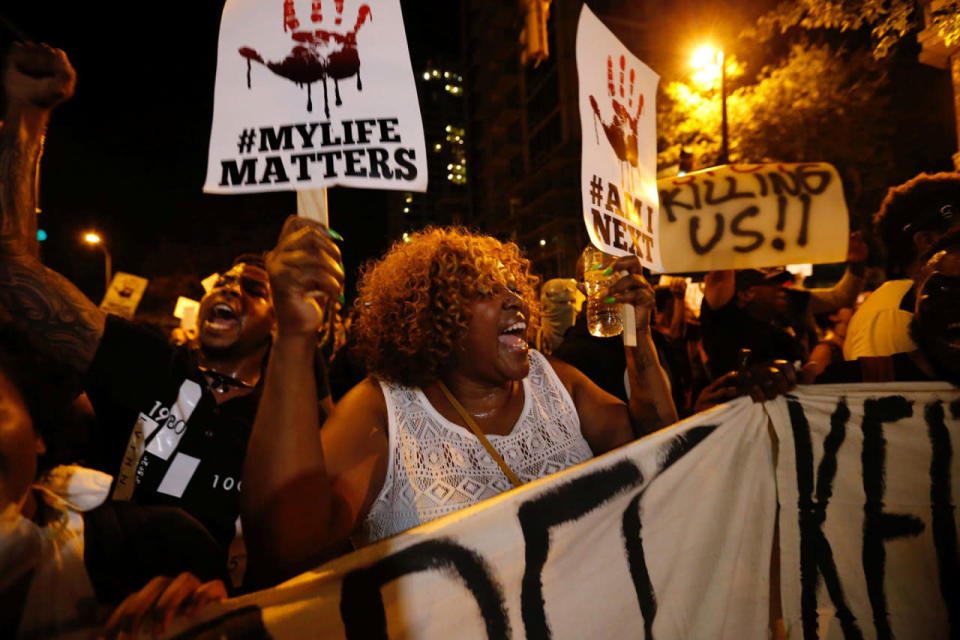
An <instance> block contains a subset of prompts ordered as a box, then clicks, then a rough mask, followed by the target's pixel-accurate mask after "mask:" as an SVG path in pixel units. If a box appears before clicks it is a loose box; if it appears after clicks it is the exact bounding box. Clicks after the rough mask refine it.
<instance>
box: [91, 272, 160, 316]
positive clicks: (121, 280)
mask: <svg viewBox="0 0 960 640" xmlns="http://www.w3.org/2000/svg"><path fill="white" fill-rule="evenodd" d="M149 282H150V281H149V280H147V279H146V278H141V277H140V276H135V275H133V274H132V273H125V272H123V271H117V272H116V273H115V274H113V280H111V281H110V286H109V287H108V288H107V292H106V293H105V294H103V301H102V302H100V309H101V310H102V311H106V312H107V313H112V314H114V315H117V316H120V317H122V318H127V319H129V318H132V317H133V314H134V313H136V311H137V306H138V305H139V304H140V300H141V299H142V298H143V293H144V292H145V291H146V290H147V284H148V283H149Z"/></svg>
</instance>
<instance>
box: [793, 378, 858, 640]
mask: <svg viewBox="0 0 960 640" xmlns="http://www.w3.org/2000/svg"><path fill="white" fill-rule="evenodd" d="M787 410H788V412H789V414H790V426H791V427H792V430H793V441H794V455H795V457H796V466H797V511H798V512H799V518H800V619H801V623H802V627H803V637H804V639H805V640H816V638H817V637H818V636H817V583H818V582H819V576H821V575H822V576H823V583H824V586H825V587H826V588H827V594H828V595H829V596H830V600H831V601H832V602H833V604H834V606H835V607H836V609H837V613H836V616H837V620H839V621H840V630H841V631H842V632H843V637H844V638H852V639H855V640H860V639H862V638H863V633H862V632H861V631H860V628H859V627H858V626H857V620H856V618H855V617H854V615H853V613H852V612H851V611H850V607H848V606H847V603H846V599H845V598H844V595H843V586H842V585H841V584H840V576H839V575H838V573H837V565H836V563H835V562H834V560H833V550H832V549H831V548H830V543H829V542H828V541H827V537H826V535H824V533H823V523H824V521H825V520H826V518H827V505H828V504H829V502H830V498H831V496H832V495H833V479H834V477H835V476H836V474H837V452H838V451H839V450H840V445H841V444H843V441H844V439H845V438H846V432H847V421H848V420H849V419H850V409H849V408H848V407H847V399H846V398H845V397H844V398H840V401H839V402H838V403H837V408H836V409H835V410H834V412H833V415H831V416H830V433H829V434H828V435H827V437H826V438H824V441H823V458H822V459H821V460H820V465H819V466H818V467H817V484H816V498H814V484H813V444H812V442H811V437H810V423H809V422H808V421H807V416H806V414H805V413H804V412H803V406H802V405H801V404H800V403H799V402H797V401H796V400H788V401H787Z"/></svg>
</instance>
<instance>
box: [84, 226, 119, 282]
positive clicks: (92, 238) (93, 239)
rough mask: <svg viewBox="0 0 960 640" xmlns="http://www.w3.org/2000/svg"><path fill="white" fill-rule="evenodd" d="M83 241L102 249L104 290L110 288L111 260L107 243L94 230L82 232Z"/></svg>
mask: <svg viewBox="0 0 960 640" xmlns="http://www.w3.org/2000/svg"><path fill="white" fill-rule="evenodd" d="M83 241H84V242H86V243H87V244H89V245H90V246H92V247H100V248H101V249H102V250H103V267H104V275H105V277H106V279H107V280H106V284H104V290H106V289H109V288H110V279H111V276H112V262H113V260H112V259H111V258H110V251H108V250H107V243H106V242H104V241H103V238H101V237H100V234H98V233H97V232H96V231H87V232H86V233H84V234H83Z"/></svg>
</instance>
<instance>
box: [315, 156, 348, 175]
mask: <svg viewBox="0 0 960 640" xmlns="http://www.w3.org/2000/svg"><path fill="white" fill-rule="evenodd" d="M342 157H343V151H318V152H317V161H320V160H321V159H322V160H323V177H324V178H335V177H336V176H337V170H336V168H335V167H334V165H333V159H334V158H338V159H339V158H342Z"/></svg>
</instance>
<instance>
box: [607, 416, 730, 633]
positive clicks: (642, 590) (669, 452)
mask: <svg viewBox="0 0 960 640" xmlns="http://www.w3.org/2000/svg"><path fill="white" fill-rule="evenodd" d="M716 428H717V426H716V425H702V426H699V427H694V428H692V429H690V430H689V431H687V432H685V433H682V434H680V435H678V436H677V437H676V438H674V439H673V440H671V441H670V442H668V443H667V444H666V445H664V446H663V447H662V448H661V449H660V451H659V452H658V453H657V458H658V464H657V467H658V469H659V471H658V472H657V473H662V472H663V471H664V470H665V469H667V468H668V467H670V465H672V464H673V463H674V462H676V461H677V460H679V459H680V458H682V457H683V456H684V455H686V454H687V453H688V452H689V451H690V450H691V449H693V448H694V447H695V446H697V445H698V444H699V443H700V442H702V441H703V439H704V438H706V437H707V436H708V435H710V434H711V433H713V431H714V430H715V429H716ZM644 493H646V489H644V490H643V491H640V492H639V493H638V494H637V495H636V496H634V498H633V500H631V501H630V504H629V505H627V508H626V509H625V510H624V512H623V524H622V531H623V546H624V549H626V551H627V563H628V564H629V566H630V577H631V578H633V588H634V590H635V591H636V592H637V604H639V605H640V613H641V614H642V615H643V631H644V638H645V639H646V640H654V637H653V621H654V619H655V618H656V617H657V597H656V594H655V593H654V591H653V582H652V581H651V580H650V573H649V572H648V571H647V560H646V555H645V554H644V552H643V536H642V535H641V531H642V522H641V518H640V499H641V498H642V497H643V495H644Z"/></svg>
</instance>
